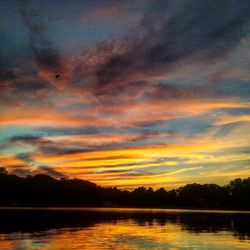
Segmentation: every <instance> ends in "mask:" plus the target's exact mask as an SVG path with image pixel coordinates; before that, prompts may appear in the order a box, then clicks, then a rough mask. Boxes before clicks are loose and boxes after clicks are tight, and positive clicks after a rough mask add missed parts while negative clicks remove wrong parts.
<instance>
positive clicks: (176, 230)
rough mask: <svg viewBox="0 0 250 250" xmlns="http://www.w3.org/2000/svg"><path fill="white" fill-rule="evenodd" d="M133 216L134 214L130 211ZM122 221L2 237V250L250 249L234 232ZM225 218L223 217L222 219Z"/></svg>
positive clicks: (130, 220)
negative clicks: (196, 229)
mask: <svg viewBox="0 0 250 250" xmlns="http://www.w3.org/2000/svg"><path fill="white" fill-rule="evenodd" d="M130 212H133V211H132V210H131V211H129V213H130ZM141 216H142V217H141V218H142V220H135V219H133V218H130V217H129V216H128V218H121V219H114V220H112V219H111V220H108V221H105V220H104V221H99V222H95V223H93V224H91V225H87V226H84V227H74V228H72V227H68V228H67V227H65V228H60V229H48V230H44V231H37V232H29V233H24V232H23V233H21V232H13V233H5V234H0V249H1V250H19V249H22V250H37V249H42V250H52V249H53V250H64V249H65V250H71V249H74V250H76V249H77V250H79V249H119V250H142V249H169V250H174V249H223V250H224V249H232V250H234V249H249V248H250V241H249V239H248V238H247V239H239V238H237V237H235V236H234V235H233V233H232V232H231V231H227V230H218V231H212V232H211V231H209V230H205V231H202V230H201V231H195V230H194V231H192V230H190V229H188V230H187V228H186V227H185V226H184V224H181V221H180V217H179V216H176V218H175V220H174V221H172V222H171V221H167V222H161V221H160V220H159V218H158V219H155V218H152V219H151V220H144V219H143V218H145V217H144V215H143V212H142V213H141ZM222 216H223V215H222Z"/></svg>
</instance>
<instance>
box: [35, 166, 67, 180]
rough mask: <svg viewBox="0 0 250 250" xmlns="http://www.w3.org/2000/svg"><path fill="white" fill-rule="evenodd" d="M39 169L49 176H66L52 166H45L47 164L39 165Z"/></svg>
mask: <svg viewBox="0 0 250 250" xmlns="http://www.w3.org/2000/svg"><path fill="white" fill-rule="evenodd" d="M39 169H41V170H43V171H44V172H45V173H46V174H49V175H50V176H52V177H55V178H66V177H67V176H66V175H64V174H62V173H60V172H59V171H57V170H55V169H53V168H50V167H47V166H40V167H39Z"/></svg>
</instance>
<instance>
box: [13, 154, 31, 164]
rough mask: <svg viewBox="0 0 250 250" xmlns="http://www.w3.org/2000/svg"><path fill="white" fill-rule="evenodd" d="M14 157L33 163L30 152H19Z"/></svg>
mask: <svg viewBox="0 0 250 250" xmlns="http://www.w3.org/2000/svg"><path fill="white" fill-rule="evenodd" d="M16 158H17V159H19V160H22V161H24V162H26V163H28V164H32V163H33V159H32V154H31V153H20V154H17V155H16Z"/></svg>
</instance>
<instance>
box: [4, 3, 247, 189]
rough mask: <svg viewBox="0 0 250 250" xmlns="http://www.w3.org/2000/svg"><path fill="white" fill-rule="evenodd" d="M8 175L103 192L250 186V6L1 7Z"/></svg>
mask: <svg viewBox="0 0 250 250" xmlns="http://www.w3.org/2000/svg"><path fill="white" fill-rule="evenodd" d="M0 123H1V124H0V126H1V127H0V151H1V154H0V167H4V168H6V169H7V170H8V171H9V172H10V173H14V174H17V175H21V176H26V175H29V174H30V175H34V174H37V173H45V174H49V175H52V176H54V177H56V178H61V177H69V178H81V179H85V180H89V181H93V182H95V183H97V184H98V185H102V186H117V187H119V188H122V189H132V188H135V187H138V186H145V187H148V186H151V187H153V188H158V187H165V188H167V189H172V188H177V187H180V186H183V185H185V184H187V183H194V182H196V183H217V184H220V185H224V184H226V183H227V182H228V181H229V180H232V179H235V178H238V177H239V178H246V177H248V176H250V0H221V1H218V0H209V1H201V0H178V1H176V0H164V1H161V0H155V1H153V0H144V1H143V0H134V1H133V0H130V1H129V0H128V1H122V0H120V1H119V0H113V1H111V0H110V1H108V0H106V1H101V0H100V1H97V0H96V1H94V0H91V1H84V0H83V1H80V0H75V1H71V0H60V1H59V0H43V1H39V0H37V1H35V0H33V1H14V0H0Z"/></svg>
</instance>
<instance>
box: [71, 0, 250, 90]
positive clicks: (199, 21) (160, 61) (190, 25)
mask: <svg viewBox="0 0 250 250" xmlns="http://www.w3.org/2000/svg"><path fill="white" fill-rule="evenodd" d="M249 12H250V1H249V0H247V1H246V0H223V1H216V0H211V1H200V0H186V1H178V2H177V1H174V0H168V1H154V3H153V4H152V6H151V8H149V10H148V13H146V14H145V16H144V18H143V20H142V22H141V25H140V27H138V30H137V34H136V35H135V34H133V37H132V38H129V39H127V40H125V41H123V42H122V46H120V44H121V42H118V43H117V44H116V43H115V42H114V43H113V44H112V43H111V44H110V46H103V45H101V46H100V47H98V48H97V49H96V56H97V57H98V56H99V57H100V60H98V62H97V63H96V65H94V66H93V65H91V69H89V65H88V63H83V64H82V66H81V67H79V65H78V66H77V69H76V72H75V75H76V76H75V77H79V75H80V76H81V77H82V80H83V84H84V86H85V87H86V84H88V82H91V84H92V82H93V80H94V81H95V84H94V93H96V94H97V95H105V94H109V93H112V94H113V93H114V92H115V93H116V92H121V87H124V88H128V87H130V84H131V82H132V81H133V80H134V79H133V78H138V77H141V78H142V77H143V75H144V76H145V75H146V76H155V75H160V74H162V72H164V73H166V72H167V71H169V70H173V69H174V68H176V67H179V66H180V64H182V63H184V62H185V61H188V60H190V59H191V60H192V61H199V62H205V61H207V60H211V59H215V58H220V57H221V56H224V55H225V54H226V53H227V52H229V51H230V50H231V49H232V48H234V47H235V46H236V45H237V44H238V42H239V41H240V40H241V39H242V38H244V37H246V36H247V35H248V34H249V31H250V26H249V21H250V15H249ZM134 33H136V31H135V32H134ZM119 46H120V47H121V49H120V50H119V49H117V50H118V51H117V50H115V49H114V47H119ZM91 56H92V57H93V55H91ZM83 60H86V58H84V59H83ZM87 61H88V60H87ZM100 61H101V62H100ZM86 69H87V70H86ZM83 72H85V73H83ZM88 78H89V79H88ZM78 80H79V79H78ZM78 82H79V81H78Z"/></svg>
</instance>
